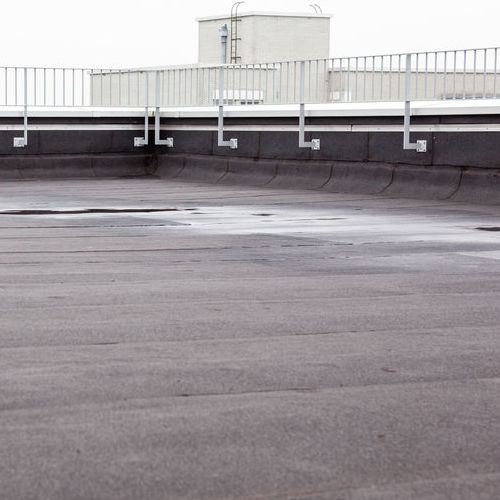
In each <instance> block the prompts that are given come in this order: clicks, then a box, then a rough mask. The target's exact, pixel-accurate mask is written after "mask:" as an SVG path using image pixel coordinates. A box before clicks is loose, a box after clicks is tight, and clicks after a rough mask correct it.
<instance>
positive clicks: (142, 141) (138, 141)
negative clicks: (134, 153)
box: [134, 106, 149, 148]
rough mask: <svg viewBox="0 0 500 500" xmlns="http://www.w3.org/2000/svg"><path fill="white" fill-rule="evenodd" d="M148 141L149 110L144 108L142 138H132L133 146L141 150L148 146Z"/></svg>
mask: <svg viewBox="0 0 500 500" xmlns="http://www.w3.org/2000/svg"><path fill="white" fill-rule="evenodd" d="M148 139H149V108H148V106H146V107H145V112H144V136H143V137H134V146H135V147H136V148H141V147H143V146H147V145H148Z"/></svg>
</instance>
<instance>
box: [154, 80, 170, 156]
mask: <svg viewBox="0 0 500 500" xmlns="http://www.w3.org/2000/svg"><path fill="white" fill-rule="evenodd" d="M155 86H156V87H155V93H156V96H155V146H167V147H168V148H173V147H174V138H173V137H167V138H166V139H160V104H161V101H160V72H159V71H158V70H157V71H156V82H155Z"/></svg>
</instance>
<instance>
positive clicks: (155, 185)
mask: <svg viewBox="0 0 500 500" xmlns="http://www.w3.org/2000/svg"><path fill="white" fill-rule="evenodd" d="M0 314H1V318H0V421H1V425H0V464H1V465H0V484H1V485H2V486H1V490H2V492H1V495H0V496H1V497H2V499H3V500H10V499H16V500H17V499H20V498H51V499H57V498H61V499H62V498H65V499H68V498H99V499H108V498H109V499H114V498H120V499H131V500H132V499H137V498H147V499H164V498H241V499H242V498H245V499H250V498H252V499H263V498H265V499H271V498H287V499H288V498H293V499H306V498H307V499H312V498H314V499H315V500H317V499H332V498H334V499H337V498H338V499H340V498H342V499H370V500H372V499H384V500H386V499H402V498H405V499H406V498H415V499H416V498H419V499H423V498H428V499H437V498H444V497H445V496H446V495H449V497H450V498H451V497H453V498H454V499H464V500H470V499H471V498H485V499H489V498H491V499H493V498H498V497H499V496H500V468H499V464H500V420H499V417H498V415H500V397H499V391H500V326H499V325H500V207H498V206H497V207H494V206H490V207H488V206H472V205H466V204H461V203H452V202H439V201H429V200H426V201H422V200H409V199H398V198H390V197H383V198H382V197H373V196H366V195H355V194H350V195H347V194H344V195H342V194H331V193H321V192H315V191H298V190H297V191H294V190H273V189H257V188H253V189H252V188H246V187H245V188H244V187H237V186H214V185H204V184H195V183H182V182H173V181H163V180H158V179H152V178H149V179H117V180H53V181H26V182H4V183H2V185H1V195H0ZM440 495H444V496H440ZM446 498H448V496H446Z"/></svg>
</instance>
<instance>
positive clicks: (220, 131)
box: [217, 103, 238, 149]
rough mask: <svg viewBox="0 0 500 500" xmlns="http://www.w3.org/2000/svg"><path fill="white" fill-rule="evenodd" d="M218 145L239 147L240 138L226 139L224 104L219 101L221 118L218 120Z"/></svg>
mask: <svg viewBox="0 0 500 500" xmlns="http://www.w3.org/2000/svg"><path fill="white" fill-rule="evenodd" d="M217 146H219V147H220V148H224V147H226V148H227V147H229V148H231V149H238V139H236V138H234V137H233V138H232V139H229V140H228V141H225V140H224V106H223V105H222V104H220V103H219V120H218V122H217Z"/></svg>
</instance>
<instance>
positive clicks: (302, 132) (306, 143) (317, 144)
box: [299, 104, 321, 151]
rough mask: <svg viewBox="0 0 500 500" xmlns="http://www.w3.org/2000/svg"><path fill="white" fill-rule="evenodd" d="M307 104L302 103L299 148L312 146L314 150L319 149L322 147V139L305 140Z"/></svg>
mask: <svg viewBox="0 0 500 500" xmlns="http://www.w3.org/2000/svg"><path fill="white" fill-rule="evenodd" d="M304 108H305V106H304V104H301V105H300V117H299V148H310V149H312V150H313V151H319V150H320V149H321V141H320V139H311V140H310V141H306V140H305V128H306V127H305V109H304Z"/></svg>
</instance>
